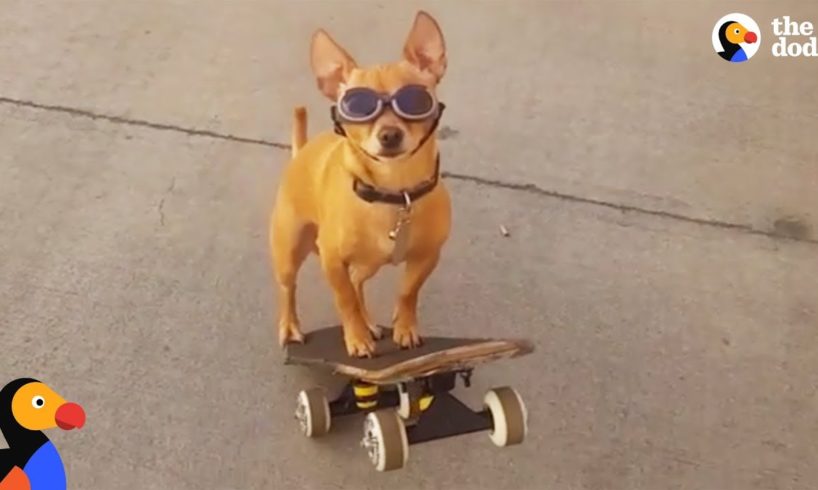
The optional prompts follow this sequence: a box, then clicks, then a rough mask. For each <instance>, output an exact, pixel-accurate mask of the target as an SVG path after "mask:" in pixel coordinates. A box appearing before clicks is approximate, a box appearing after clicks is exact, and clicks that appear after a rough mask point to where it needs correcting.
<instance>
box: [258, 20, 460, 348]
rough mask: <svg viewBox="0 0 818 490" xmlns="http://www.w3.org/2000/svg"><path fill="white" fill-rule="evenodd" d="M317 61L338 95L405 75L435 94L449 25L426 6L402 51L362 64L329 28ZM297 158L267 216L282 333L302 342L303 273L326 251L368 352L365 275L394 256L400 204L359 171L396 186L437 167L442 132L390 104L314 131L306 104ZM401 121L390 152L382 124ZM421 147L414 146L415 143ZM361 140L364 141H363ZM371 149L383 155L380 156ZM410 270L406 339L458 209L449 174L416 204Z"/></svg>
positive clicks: (402, 290)
mask: <svg viewBox="0 0 818 490" xmlns="http://www.w3.org/2000/svg"><path fill="white" fill-rule="evenodd" d="M311 65H312V69H313V72H314V74H315V76H316V78H317V81H318V87H319V89H320V90H321V92H323V94H324V95H325V96H327V97H328V98H329V99H330V100H332V101H333V103H334V102H336V101H337V100H338V98H339V96H340V95H341V94H342V93H343V91H344V90H345V89H347V88H350V87H368V88H371V89H374V90H377V91H379V92H384V93H394V92H395V91H396V90H397V89H399V88H400V87H403V86H405V85H407V84H422V85H424V86H425V87H427V89H428V90H429V91H430V92H431V93H432V94H434V93H435V87H436V86H437V84H438V82H439V81H440V79H441V78H442V77H443V74H444V72H445V70H446V51H445V43H444V40H443V35H442V33H441V32H440V28H439V27H438V25H437V22H435V20H434V19H433V18H432V17H431V16H430V15H429V14H427V13H425V12H419V13H418V14H417V16H416V18H415V22H414V25H413V26H412V29H411V31H410V33H409V36H408V38H407V40H406V43H405V46H404V50H403V59H402V60H400V61H398V62H395V63H391V64H385V65H380V66H374V67H366V68H361V67H358V66H357V65H356V63H355V61H354V60H353V59H352V57H350V56H349V55H348V54H347V53H346V51H344V49H343V48H341V47H340V46H339V45H338V44H336V43H335V41H333V40H332V38H331V37H330V36H329V35H328V34H327V33H326V32H324V31H323V30H319V31H317V32H316V33H315V34H314V35H313V38H312V46H311ZM293 126H294V127H293V137H292V143H293V149H292V161H291V162H290V163H289V165H288V166H287V168H286V169H285V171H284V174H283V177H282V180H281V184H280V187H279V190H278V195H277V197H276V202H275V206H274V209H273V212H272V216H271V219H270V248H271V253H272V259H273V266H274V270H275V275H276V279H277V282H278V289H279V320H278V329H279V342H280V344H281V345H284V344H285V343H287V342H291V341H294V342H302V341H303V339H304V335H303V334H302V332H301V329H300V326H299V321H298V315H297V313H296V298H295V290H296V276H297V273H298V270H299V268H300V266H301V264H302V263H303V261H304V259H305V258H306V257H307V255H309V254H310V252H315V253H317V254H318V256H319V260H320V263H321V267H322V269H323V271H324V274H325V276H326V278H327V280H328V281H329V284H330V286H331V288H332V291H333V294H334V297H335V298H334V299H335V306H336V309H337V311H338V314H339V316H340V319H341V323H342V325H343V332H344V341H345V344H346V348H347V351H348V353H349V354H350V355H351V356H370V355H372V354H373V351H374V340H373V339H374V338H375V337H378V336H379V335H380V332H379V331H378V329H377V327H376V326H375V325H374V324H373V322H372V321H371V320H370V318H369V315H368V313H367V309H366V305H365V301H364V289H363V286H364V283H365V282H366V281H367V280H368V279H369V278H371V277H372V276H373V275H374V274H375V273H376V272H377V271H378V269H380V267H381V266H383V265H384V264H387V263H389V262H390V259H391V257H392V253H393V248H394V243H395V242H394V241H392V240H390V238H389V236H388V234H389V232H390V231H391V230H392V229H393V228H394V227H395V224H396V222H397V219H398V209H399V206H395V205H393V204H385V203H368V202H366V201H364V200H363V199H361V198H360V197H358V196H357V195H356V194H355V193H354V192H353V181H354V179H355V178H357V179H359V180H360V181H362V182H364V183H367V184H370V185H373V186H376V187H378V188H383V189H388V190H390V191H393V192H399V191H401V190H402V189H410V188H413V187H414V186H416V185H418V184H419V183H421V182H424V181H426V180H428V179H430V178H432V177H433V176H434V173H435V171H436V157H437V152H438V148H437V141H436V138H435V135H434V134H432V135H431V136H430V137H429V138H428V139H427V140H426V141H425V143H423V145H422V146H420V147H419V148H418V145H420V143H421V141H422V140H423V138H424V136H425V135H427V134H428V133H429V132H430V131H432V130H433V121H432V120H426V121H419V122H407V121H405V120H402V119H400V118H399V117H398V116H397V115H395V114H394V113H393V112H392V111H391V109H387V110H386V111H384V113H383V114H381V115H380V117H378V118H377V119H376V120H375V121H373V122H370V123H365V124H346V125H344V129H345V131H346V133H347V138H344V137H342V136H339V135H337V134H335V133H332V132H327V133H323V134H320V135H317V136H315V137H314V138H313V139H311V140H309V141H307V138H306V111H305V110H304V109H303V108H297V109H296V110H295V113H294V120H293ZM385 127H393V128H394V127H397V128H399V129H400V130H401V131H402V132H403V135H404V138H403V143H402V146H401V148H400V149H399V151H401V154H398V155H393V156H384V155H383V152H382V148H381V147H380V146H379V145H380V143H379V140H378V137H377V136H378V134H379V131H381V130H382V129H383V128H385ZM416 148H417V151H416V152H415V153H414V154H412V153H411V152H412V151H413V150H415V149H416ZM362 150H363V151H362ZM367 153H368V154H369V155H379V157H380V158H379V159H378V160H373V159H372V158H370V157H369V156H368V155H367ZM410 219H411V222H410V224H409V225H408V226H409V235H408V246H407V248H406V252H405V254H403V257H402V261H403V262H404V263H405V270H404V273H403V277H402V281H401V284H400V286H399V294H398V298H397V304H396V305H395V310H394V314H393V318H392V326H393V328H394V333H393V339H394V341H395V342H397V343H398V344H399V345H401V346H403V347H413V346H417V345H419V344H420V337H419V335H418V327H417V313H416V310H417V302H418V292H419V290H420V288H421V286H422V285H423V283H424V282H425V281H426V279H427V278H428V277H429V274H430V273H431V272H432V271H433V270H434V268H435V267H436V265H437V263H438V259H439V257H440V252H441V248H442V247H443V244H444V243H445V242H446V240H447V238H448V235H449V228H450V221H451V210H450V202H449V194H448V192H447V190H446V189H445V187H444V185H443V182H440V181H439V182H438V184H437V186H436V187H435V188H434V189H433V190H432V191H431V192H429V193H428V194H426V195H425V196H423V197H422V198H420V199H419V200H418V201H417V202H415V203H412V206H411V216H410Z"/></svg>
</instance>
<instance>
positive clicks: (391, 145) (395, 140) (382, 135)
mask: <svg viewBox="0 0 818 490" xmlns="http://www.w3.org/2000/svg"><path fill="white" fill-rule="evenodd" d="M378 141H380V143H381V146H382V147H384V148H386V149H390V150H394V149H397V148H399V147H400V145H401V143H402V142H403V131H402V130H401V129H400V128H398V127H395V126H384V127H382V128H381V129H380V131H378Z"/></svg>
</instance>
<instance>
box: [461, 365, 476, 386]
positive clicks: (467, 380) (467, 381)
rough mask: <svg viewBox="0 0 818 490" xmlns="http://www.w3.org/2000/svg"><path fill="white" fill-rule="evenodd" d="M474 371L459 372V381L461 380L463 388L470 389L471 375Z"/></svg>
mask: <svg viewBox="0 0 818 490" xmlns="http://www.w3.org/2000/svg"><path fill="white" fill-rule="evenodd" d="M473 371H474V369H466V370H465V371H460V379H462V380H463V386H465V387H466V388H471V375H472V372H473Z"/></svg>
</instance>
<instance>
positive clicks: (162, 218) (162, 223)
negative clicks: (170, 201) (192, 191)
mask: <svg viewBox="0 0 818 490" xmlns="http://www.w3.org/2000/svg"><path fill="white" fill-rule="evenodd" d="M175 188H176V176H173V177H171V178H170V185H168V187H167V189H165V192H164V194H163V195H162V198H161V199H159V204H157V205H156V211H158V212H159V225H160V226H165V198H166V197H168V195H170V194H171V193H172V192H173V189H175Z"/></svg>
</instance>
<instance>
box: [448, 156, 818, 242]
mask: <svg viewBox="0 0 818 490" xmlns="http://www.w3.org/2000/svg"><path fill="white" fill-rule="evenodd" d="M441 176H442V177H445V178H448V179H452V180H461V181H464V182H471V183H473V184H477V185H485V186H488V187H495V188H500V189H509V190H513V191H518V192H527V193H530V194H536V195H540V196H547V197H551V198H555V199H560V200H563V201H569V202H576V203H582V204H590V205H593V206H601V207H605V208H609V209H615V210H617V211H620V212H622V213H628V212H631V213H639V214H645V215H649V216H657V217H660V218H666V219H672V220H676V221H683V222H686V223H693V224H697V225H702V226H709V227H714V228H721V229H724V230H733V231H740V232H743V233H748V234H751V235H760V236H766V237H768V238H777V239H783V240H790V241H794V242H801V243H809V244H813V245H818V239H812V238H806V237H794V236H788V235H784V234H781V233H777V232H775V231H767V230H760V229H758V228H756V227H754V226H752V225H748V224H742V223H730V222H728V221H720V220H711V219H705V218H696V217H694V216H687V215H684V214H679V213H672V212H670V211H661V210H655V209H647V208H640V207H637V206H631V205H628V204H618V203H612V202H608V201H602V200H599V199H593V198H590V197H582V196H575V195H572V194H565V193H562V192H558V191H553V190H548V189H543V188H542V187H540V186H538V185H536V184H531V183H514V182H506V181H502V180H495V179H486V178H483V177H477V176H475V175H468V174H458V173H454V172H447V171H444V172H441Z"/></svg>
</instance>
